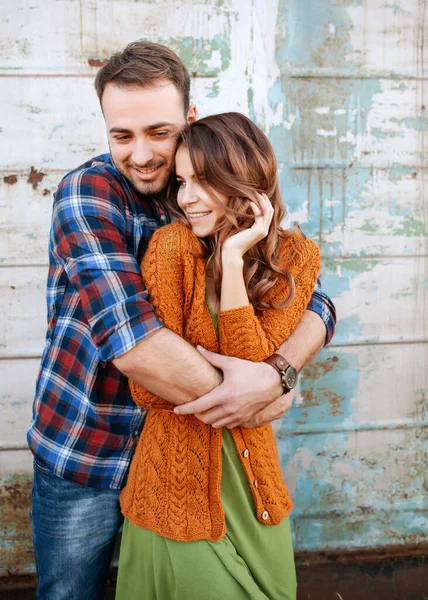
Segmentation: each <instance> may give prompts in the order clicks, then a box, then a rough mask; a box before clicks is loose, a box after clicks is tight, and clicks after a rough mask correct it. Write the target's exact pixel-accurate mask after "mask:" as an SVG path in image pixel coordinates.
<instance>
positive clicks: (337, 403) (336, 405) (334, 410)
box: [327, 392, 345, 417]
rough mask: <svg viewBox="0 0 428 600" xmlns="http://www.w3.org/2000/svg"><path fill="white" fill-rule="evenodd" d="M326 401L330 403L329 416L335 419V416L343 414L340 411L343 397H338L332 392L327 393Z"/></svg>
mask: <svg viewBox="0 0 428 600" xmlns="http://www.w3.org/2000/svg"><path fill="white" fill-rule="evenodd" d="M327 397H328V401H329V402H330V407H331V414H332V415H333V416H334V417H336V416H337V415H341V414H343V411H342V410H341V407H342V402H343V401H344V400H345V398H344V397H343V396H338V395H337V394H335V393H334V392H329V393H328V394H327Z"/></svg>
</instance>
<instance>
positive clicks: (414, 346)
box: [0, 0, 428, 598]
mask: <svg viewBox="0 0 428 600" xmlns="http://www.w3.org/2000/svg"><path fill="white" fill-rule="evenodd" d="M49 1H50V0H49ZM52 1H53V0H52ZM35 4H36V5H37V4H40V0H35ZM54 4H55V12H54V14H55V24H56V25H58V26H57V27H56V31H60V32H61V38H60V39H61V42H59V41H58V39H59V38H57V37H55V36H53V37H52V21H51V20H50V19H44V20H42V19H39V20H38V21H37V23H36V24H37V27H33V29H32V31H31V36H30V35H29V33H28V29H27V30H25V28H24V29H23V30H21V29H20V27H21V23H22V16H23V14H24V12H23V10H28V9H29V8H32V7H29V8H25V9H22V10H21V8H22V7H20V8H19V10H18V9H14V8H12V9H11V11H10V17H8V23H3V24H2V27H4V29H5V31H6V34H7V35H6V36H3V38H2V39H3V40H4V41H3V42H2V44H0V69H1V70H2V71H3V75H4V76H5V81H6V82H7V83H8V84H7V85H6V86H5V92H4V94H3V96H2V102H3V103H4V110H3V115H7V117H6V118H4V120H3V122H2V123H1V127H0V133H1V134H2V135H4V136H5V138H6V137H7V139H9V140H10V144H9V148H10V151H9V152H8V156H4V158H3V159H2V161H3V162H2V164H1V165H0V166H1V167H2V169H3V176H2V177H3V181H2V182H1V180H0V183H1V185H0V189H2V191H3V195H2V197H1V200H0V202H1V208H2V217H3V215H4V217H3V218H2V225H1V227H0V229H1V230H0V234H1V235H0V263H1V265H2V268H1V269H0V294H1V297H2V300H5V302H4V306H5V307H6V310H4V311H3V313H2V315H0V351H1V352H2V353H4V354H3V355H4V356H6V355H7V353H12V354H13V355H14V356H19V355H20V353H24V354H25V353H26V355H28V356H30V357H31V356H34V358H28V359H22V360H21V361H20V360H18V359H15V358H14V359H10V358H8V360H4V361H1V360H0V376H1V380H2V385H3V388H2V395H1V399H0V402H1V405H2V408H3V409H4V414H5V417H4V419H3V422H4V431H3V433H2V436H3V439H4V441H5V442H7V443H8V444H9V443H16V442H17V440H18V439H19V440H20V439H24V437H25V433H24V431H25V427H26V425H27V423H28V420H29V418H30V416H29V415H30V413H29V410H30V402H29V399H30V398H31V396H32V393H33V386H34V379H35V377H36V373H37V368H38V365H37V363H38V358H37V357H38V354H37V353H38V352H40V348H41V347H42V346H43V338H44V319H45V299H44V286H45V280H46V267H44V266H43V264H44V263H45V262H46V243H47V237H48V226H49V218H50V211H51V199H50V198H49V196H50V194H51V193H52V191H53V190H54V189H55V187H56V185H57V183H58V180H59V179H60V178H61V176H62V175H63V174H65V172H66V171H67V170H69V169H70V168H72V167H75V166H76V165H77V164H79V163H82V162H84V161H85V160H86V159H87V158H88V157H89V156H90V155H92V154H93V153H98V152H101V151H104V150H106V143H105V137H104V135H105V134H104V125H103V123H102V119H101V115H100V113H99V109H98V101H97V98H96V96H95V94H94V91H93V81H92V79H93V78H92V77H88V75H90V73H91V70H90V69H89V67H93V68H94V69H96V68H99V67H101V66H102V65H103V64H105V60H106V59H105V57H106V56H110V55H111V54H112V53H113V52H114V51H115V50H117V49H118V48H120V47H123V46H124V45H125V44H126V43H128V42H129V41H131V39H136V38H137V37H140V36H141V34H142V33H144V35H145V36H146V39H149V40H151V41H158V42H161V43H166V44H167V45H169V46H170V47H171V48H173V49H174V50H176V51H177V52H178V54H179V55H180V57H181V58H182V59H183V61H184V62H185V64H186V65H187V67H188V68H189V70H190V73H191V75H192V77H193V81H192V97H193V98H194V100H195V102H196V104H197V106H198V108H199V109H200V114H202V115H203V114H208V113H210V112H211V113H213V112H221V111H222V110H240V111H243V112H246V113H247V114H248V115H249V116H250V117H251V118H252V119H253V120H254V121H256V122H257V123H258V124H259V125H260V126H261V127H262V128H264V130H265V131H266V132H267V134H268V136H269V139H270V140H271V142H272V144H273V146H274V149H275V152H276V155H277V158H278V166H279V178H280V186H281V190H282V195H283V198H284V201H285V204H286V206H287V209H288V212H289V220H290V221H293V220H297V221H298V222H299V223H300V224H301V226H302V228H303V230H304V231H305V233H306V234H307V235H309V236H310V237H312V238H313V239H314V240H315V241H317V242H318V243H319V245H320V247H321V250H322V254H323V258H324V262H323V272H322V282H323V287H324V288H325V289H326V291H327V292H328V293H329V294H330V295H331V296H333V298H334V300H335V302H336V305H337V308H338V314H339V319H340V320H339V323H338V326H337V330H336V336H335V340H334V343H335V344H336V346H335V347H331V348H327V349H325V350H324V351H323V352H322V353H321V355H320V356H319V357H318V358H317V360H315V361H314V362H313V363H312V364H311V365H309V366H308V367H306V368H305V369H304V371H303V374H302V377H301V381H300V388H299V390H298V393H297V396H296V399H295V403H294V406H293V407H292V409H291V410H290V411H289V412H288V413H287V415H286V416H285V418H284V419H282V420H281V421H280V422H277V423H276V424H275V427H276V432H277V437H278V447H279V453H280V457H281V462H282V466H283V468H284V473H285V476H286V481H287V483H288V485H289V487H290V489H291V491H292V494H293V497H294V500H295V505H296V508H295V510H294V511H293V515H292V520H293V522H294V537H295V540H294V541H295V548H296V550H297V552H299V553H300V554H301V556H306V557H309V558H308V561H315V560H318V559H319V557H321V556H327V555H330V554H332V555H333V554H334V555H335V556H339V557H340V556H343V555H345V554H347V553H350V554H352V553H358V552H360V553H361V554H360V555H364V556H373V554H375V553H378V552H385V553H388V551H389V550H388V549H391V550H390V551H391V553H393V552H396V553H397V554H400V553H403V554H405V553H406V552H407V553H410V552H413V551H415V552H416V551H420V550H419V549H420V548H422V547H423V546H424V545H425V546H426V543H427V537H426V531H425V530H426V510H427V505H426V490H427V489H428V476H427V474H426V467H425V465H426V456H427V452H428V448H427V441H426V424H427V422H428V414H427V411H428V407H427V398H428V391H427V388H428V383H427V369H426V365H427V364H428V348H427V340H428V322H427V318H426V314H427V294H428V283H427V282H428V270H427V269H428V267H427V261H426V256H427V254H428V236H427V223H428V198H427V194H426V190H427V189H428V187H427V185H428V161H427V156H428V155H427V152H426V148H427V147H428V146H427V145H428V128H427V123H428V120H427V116H426V106H427V103H426V97H425V95H426V90H425V87H426V86H425V81H426V78H427V77H428V54H427V47H426V44H425V41H424V32H425V31H426V30H427V27H428V11H426V10H425V8H424V2H420V1H419V0H406V2H404V0H398V1H396V0H394V2H393V3H382V2H375V3H367V2H363V1H362V0H337V1H334V2H333V1H332V0H328V1H325V2H318V1H316V2H313V1H311V0H272V1H271V0H267V1H266V2H261V1H259V0H256V1H254V2H247V3H244V2H240V1H238V0H204V1H203V2H199V3H194V2H190V0H183V2H181V3H180V9H179V10H177V11H175V9H174V7H172V5H171V6H169V5H168V6H167V4H164V3H159V2H155V0H140V1H138V2H123V3H121V5H120V11H119V10H117V6H119V5H118V3H116V4H117V6H116V4H115V3H111V7H110V8H109V10H110V9H111V11H112V15H111V18H110V17H109V18H101V17H100V15H101V14H103V11H104V12H105V6H104V4H105V3H104V4H103V3H102V2H100V0H93V2H91V3H65V4H64V3H59V2H55V3H54ZM62 5H64V6H62ZM66 5H67V6H66ZM109 6H110V5H109ZM173 9H174V10H173ZM41 14H42V13H41ZM106 14H107V13H106ZM32 16H33V15H32ZM141 23H143V24H144V27H143V29H144V31H142V30H141ZM78 24H79V25H78ZM17 31H18V32H21V33H20V37H19V40H17V39H16V37H17V34H16V32H17ZM47 36H49V40H50V52H49V53H46V52H45V46H46V39H47ZM41 56H43V61H41V60H40V57H41ZM88 57H90V58H88ZM42 63H43V64H42ZM35 65H36V66H37V69H39V70H40V73H38V74H37V73H36V75H35V76H34V70H35V68H36V66H35ZM93 74H94V73H93ZM8 75H12V76H10V77H9V78H7V76H8ZM21 75H22V77H21ZM29 75H31V76H29ZM70 89H73V94H70ZM23 90H25V93H23ZM27 97H28V98H30V97H31V104H28V103H25V101H24V100H23V98H27ZM29 130H31V131H32V136H30V138H28V135H27V132H28V131H29ZM31 164H34V165H35V164H37V165H39V169H36V168H35V167H32V168H31V172H30V175H29V176H28V179H27V177H23V176H21V175H22V174H28V165H31ZM40 165H42V167H43V172H42V168H41V167H40ZM42 181H43V183H42ZM28 183H29V184H30V185H31V187H29V186H28V185H27V184H28ZM39 184H42V185H39ZM23 214H25V220H24V219H23V218H22V215H23ZM23 265H24V266H25V267H24V268H23ZM30 271H31V278H30V277H29V276H28V273H29V272H30ZM30 282H31V285H30ZM29 371H31V373H30V374H29ZM33 371H34V372H33ZM23 372H25V373H26V376H25V377H22V373H23ZM18 380H19V381H20V382H22V383H21V385H20V386H19V387H18V388H17V386H16V381H18ZM3 381H4V382H5V383H4V384H3ZM13 436H15V437H13ZM0 441H2V438H1V437H0ZM21 453H22V452H21ZM4 454H7V455H8V457H9V458H8V460H12V458H13V460H14V461H16V463H15V462H14V463H13V464H14V465H15V464H19V465H20V464H21V463H19V460H20V459H19V458H18V457H19V456H21V454H20V452H15V451H13V452H12V451H8V452H7V453H6V452H3V455H4ZM1 456H2V455H1V454H0V458H1ZM11 464H12V463H11ZM20 468H21V467H19V468H18V467H16V468H15V466H14V467H13V471H14V473H11V474H10V480H8V482H7V483H5V484H4V486H3V488H1V490H3V491H1V490H0V522H2V523H3V522H5V521H4V520H3V521H2V520H1V519H8V521H6V522H7V523H8V525H9V524H10V527H8V528H7V529H6V530H5V531H6V533H5V537H4V539H3V540H2V541H1V542H0V552H4V554H3V555H2V556H1V564H2V565H3V564H4V565H9V567H8V568H10V565H12V570H13V569H15V572H16V573H26V572H32V570H33V563H32V557H31V553H30V550H29V548H30V531H29V521H28V517H27V516H26V515H25V516H24V514H25V511H27V510H28V504H26V502H28V499H29V491H30V490H29V487H28V481H27V480H26V479H25V477H27V476H26V475H23V474H22V473H21V471H20ZM11 469H12V467H11ZM8 477H9V476H8ZM2 485H3V483H2ZM5 486H8V488H7V489H6V487H5ZM16 490H18V492H19V493H21V495H22V501H21V500H19V498H18V496H19V493H18V496H17V495H16V493H17V492H16ZM19 490H21V492H20V491H19ZM2 498H3V503H2ZM25 498H27V500H26V499H25ZM6 505H7V506H8V510H9V512H8V513H7V515H6V516H4V515H5V514H6V513H4V512H1V511H2V510H4V507H5V506H6ZM17 532H18V533H17ZM352 555H353V556H354V554H352ZM355 555H356V554H355ZM360 555H359V556H360ZM342 595H343V597H344V598H345V595H344V594H343V593H342Z"/></svg>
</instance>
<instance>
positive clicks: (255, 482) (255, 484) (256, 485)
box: [253, 479, 259, 489]
mask: <svg viewBox="0 0 428 600" xmlns="http://www.w3.org/2000/svg"><path fill="white" fill-rule="evenodd" d="M253 485H254V487H255V488H256V489H257V488H258V487H259V482H258V481H257V479H255V480H254V483H253Z"/></svg>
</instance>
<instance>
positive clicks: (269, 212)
mask: <svg viewBox="0 0 428 600" xmlns="http://www.w3.org/2000/svg"><path fill="white" fill-rule="evenodd" d="M258 197H259V200H260V206H258V205H257V204H256V203H255V202H252V201H250V206H251V209H252V211H253V213H254V217H255V218H254V225H255V226H256V227H257V228H260V231H261V233H263V236H266V235H267V234H268V232H269V227H270V224H271V223H272V218H273V214H274V209H273V206H272V203H271V201H270V200H269V198H268V196H267V195H266V194H258ZM254 225H253V227H254Z"/></svg>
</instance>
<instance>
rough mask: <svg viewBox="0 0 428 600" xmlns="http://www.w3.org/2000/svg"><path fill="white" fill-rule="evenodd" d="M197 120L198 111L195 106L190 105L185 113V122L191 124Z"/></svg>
mask: <svg viewBox="0 0 428 600" xmlns="http://www.w3.org/2000/svg"><path fill="white" fill-rule="evenodd" d="M197 118H198V111H197V110H196V106H195V105H194V104H191V105H190V107H189V110H188V111H187V122H188V123H193V122H194V121H196V119H197Z"/></svg>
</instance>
